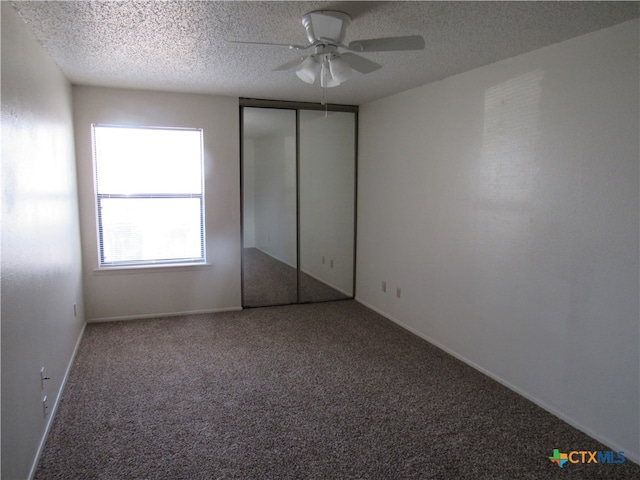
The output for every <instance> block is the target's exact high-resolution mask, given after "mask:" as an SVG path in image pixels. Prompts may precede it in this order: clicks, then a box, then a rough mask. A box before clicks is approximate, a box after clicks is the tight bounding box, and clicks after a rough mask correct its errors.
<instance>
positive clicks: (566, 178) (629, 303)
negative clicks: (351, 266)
mask: <svg viewBox="0 0 640 480" xmlns="http://www.w3.org/2000/svg"><path fill="white" fill-rule="evenodd" d="M638 51H639V29H638V21H632V22H628V23H624V24H621V25H618V26H615V27H612V28H609V29H606V30H602V31H598V32H595V33H592V34H589V35H586V36H582V37H579V38H576V39H573V40H570V41H567V42H564V43H561V44H558V45H554V46H551V47H548V48H545V49H541V50H537V51H534V52H531V53H528V54H525V55H521V56H518V57H515V58H512V59H509V60H506V61H502V62H500V63H496V64H494V65H490V66H486V67H483V68H479V69H476V70H473V71H471V72H467V73H464V74H461V75H458V76H455V77H451V78H448V79H445V80H443V81H441V82H437V83H433V84H430V85H426V86H423V87H420V88H417V89H414V90H411V91H407V92H404V93H401V94H398V95H395V96H393V97H389V98H386V99H383V100H380V101H377V102H373V103H370V104H367V105H364V106H362V107H361V109H360V142H359V199H358V262H357V271H358V281H357V290H356V291H357V296H358V299H359V300H360V301H362V302H363V303H365V304H367V305H369V306H371V307H373V308H374V309H376V310H378V311H380V312H382V313H383V314H385V315H386V316H388V317H390V318H392V319H393V320H395V321H397V322H398V323H401V324H403V325H405V326H406V327H407V328H409V329H411V330H413V331H414V332H416V333H418V334H419V335H421V336H423V337H425V338H427V339H429V340H431V341H432V342H434V343H435V344H437V345H440V346H441V347H442V348H444V349H445V350H448V351H449V352H451V353H453V354H454V355H456V356H458V357H460V358H462V359H464V360H465V361H467V362H468V363H471V364H472V365H475V366H476V367H477V368H479V369H481V370H483V371H485V372H486V373H488V374H489V375H491V376H493V377H495V378H497V379H499V380H500V381H502V382H504V383H505V384H507V385H510V386H511V387H512V388H514V389H516V390H517V391H519V392H521V393H523V394H524V395H525V396H527V397H529V398H531V399H533V400H534V401H535V402H537V403H539V404H540V405H543V406H545V407H546V408H547V409H549V410H551V411H553V412H555V413H557V414H558V415H559V416H561V417H562V418H564V419H566V420H567V421H569V423H572V424H574V425H576V426H578V427H579V428H581V429H583V430H584V431H585V432H587V433H589V434H591V435H592V436H594V437H596V438H597V439H599V440H601V441H603V442H604V443H605V444H607V445H609V446H610V447H612V448H614V449H616V450H623V451H624V452H625V454H626V456H627V457H629V458H632V459H634V460H635V461H636V462H638V460H639V458H640V443H639V442H640V430H639V425H640V418H639V412H640V399H639V394H640V385H639V381H640V372H639V364H640V352H639V337H640V332H639V323H640V322H639V316H640V312H639V306H638V295H639V290H640V285H639V280H638V272H639V261H638V256H639V240H638V236H639V234H638V231H639V221H638V219H639V185H638V180H639V151H638V150H639V147H638V136H639V133H638V132H639V120H638V113H639V105H638V89H639V79H638V76H639V74H638V72H639V67H638V57H639V54H638ZM382 281H386V282H387V284H388V289H387V293H383V292H382V291H381V282H382ZM396 287H401V288H402V296H401V298H400V299H398V298H396V295H395V293H396V290H395V288H396ZM552 447H562V446H561V445H549V448H550V449H551V448H552ZM565 447H566V448H573V447H576V446H575V445H567V446H565Z"/></svg>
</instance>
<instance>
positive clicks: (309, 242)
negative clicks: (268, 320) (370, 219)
mask: <svg viewBox="0 0 640 480" xmlns="http://www.w3.org/2000/svg"><path fill="white" fill-rule="evenodd" d="M355 128H356V116H355V114H354V113H352V112H325V111H317V110H301V111H300V132H299V135H300V158H299V169H300V171H299V182H300V185H299V209H300V219H299V222H300V226H299V228H300V234H299V241H300V245H299V248H300V272H301V273H300V283H299V288H300V301H301V302H320V301H326V300H340V299H344V298H350V297H352V296H353V293H354V291H353V281H354V236H355V230H354V229H355V154H356V147H355Z"/></svg>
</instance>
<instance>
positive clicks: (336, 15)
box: [302, 10, 351, 45]
mask: <svg viewBox="0 0 640 480" xmlns="http://www.w3.org/2000/svg"><path fill="white" fill-rule="evenodd" d="M349 22H351V17H350V16H349V15H347V14H346V13H343V12H336V11H333V10H319V11H316V12H310V13H307V14H305V15H303V17H302V25H304V28H305V30H306V32H307V39H308V40H309V42H310V43H312V44H313V43H317V42H320V43H329V44H332V45H338V44H340V43H342V42H343V40H344V36H345V33H346V30H347V26H348V25H349Z"/></svg>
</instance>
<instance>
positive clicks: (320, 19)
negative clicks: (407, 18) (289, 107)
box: [231, 10, 425, 88]
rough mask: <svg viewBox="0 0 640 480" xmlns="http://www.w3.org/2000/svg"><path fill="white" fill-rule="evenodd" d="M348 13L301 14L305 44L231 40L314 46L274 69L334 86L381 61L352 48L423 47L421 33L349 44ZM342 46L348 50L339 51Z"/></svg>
mask: <svg viewBox="0 0 640 480" xmlns="http://www.w3.org/2000/svg"><path fill="white" fill-rule="evenodd" d="M350 21H351V17H350V16H349V15H347V14H346V13H343V12H337V11H333V10H319V11H315V12H310V13H307V14H305V15H303V16H302V25H304V28H305V29H306V31H307V39H308V40H309V44H307V45H288V44H281V43H262V42H242V41H231V43H239V44H250V45H274V46H283V47H289V48H290V49H292V50H296V51H304V50H309V49H313V53H310V54H308V55H305V56H302V57H298V58H296V59H295V60H292V61H291V62H288V63H285V64H284V65H281V66H280V67H277V68H275V69H274V71H279V70H291V69H294V68H295V69H296V75H297V76H298V77H299V78H300V79H301V80H302V81H303V82H306V83H309V84H313V83H315V81H316V79H317V78H318V77H319V78H320V85H321V86H322V87H323V88H330V87H336V86H338V85H340V84H341V83H342V82H344V81H346V80H348V79H349V78H350V77H351V75H352V73H353V70H355V71H357V72H360V73H371V72H374V71H376V70H378V69H379V68H382V65H380V64H379V63H376V62H373V61H371V60H369V59H367V58H365V57H362V56H360V55H356V54H355V53H353V52H359V53H368V52H394V51H403V50H422V49H424V45H425V44H424V39H423V38H422V37H421V36H420V35H409V36H404V37H388V38H372V39H368V40H356V41H353V42H350V43H349V44H348V45H345V44H344V43H343V41H344V37H345V32H346V29H347V26H348V25H349V22H350ZM341 50H347V52H344V53H343V52H342V51H341Z"/></svg>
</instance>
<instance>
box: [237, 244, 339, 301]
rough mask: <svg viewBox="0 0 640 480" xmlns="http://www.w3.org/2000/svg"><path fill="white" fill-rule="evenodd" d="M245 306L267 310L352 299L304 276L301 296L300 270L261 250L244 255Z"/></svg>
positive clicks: (301, 276)
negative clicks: (270, 307)
mask: <svg viewBox="0 0 640 480" xmlns="http://www.w3.org/2000/svg"><path fill="white" fill-rule="evenodd" d="M242 255H243V257H242V277H243V285H242V286H243V299H242V301H243V305H244V306H245V307H264V306H267V305H288V304H290V303H297V302H298V299H299V300H300V302H301V303H304V302H326V301H331V300H344V299H347V298H349V297H347V296H346V295H344V294H343V293H341V292H339V291H338V290H335V289H334V288H332V287H330V286H329V285H327V284H325V283H322V282H320V281H319V280H316V279H315V278H313V277H311V276H309V275H307V274H305V273H303V272H300V295H299V297H298V293H297V288H298V284H297V277H296V269H295V268H293V267H290V266H289V265H287V264H286V263H283V262H280V261H278V260H276V259H275V258H273V257H271V256H269V255H267V254H266V253H264V252H262V251H261V250H258V249H257V248H244V249H243V252H242Z"/></svg>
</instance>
